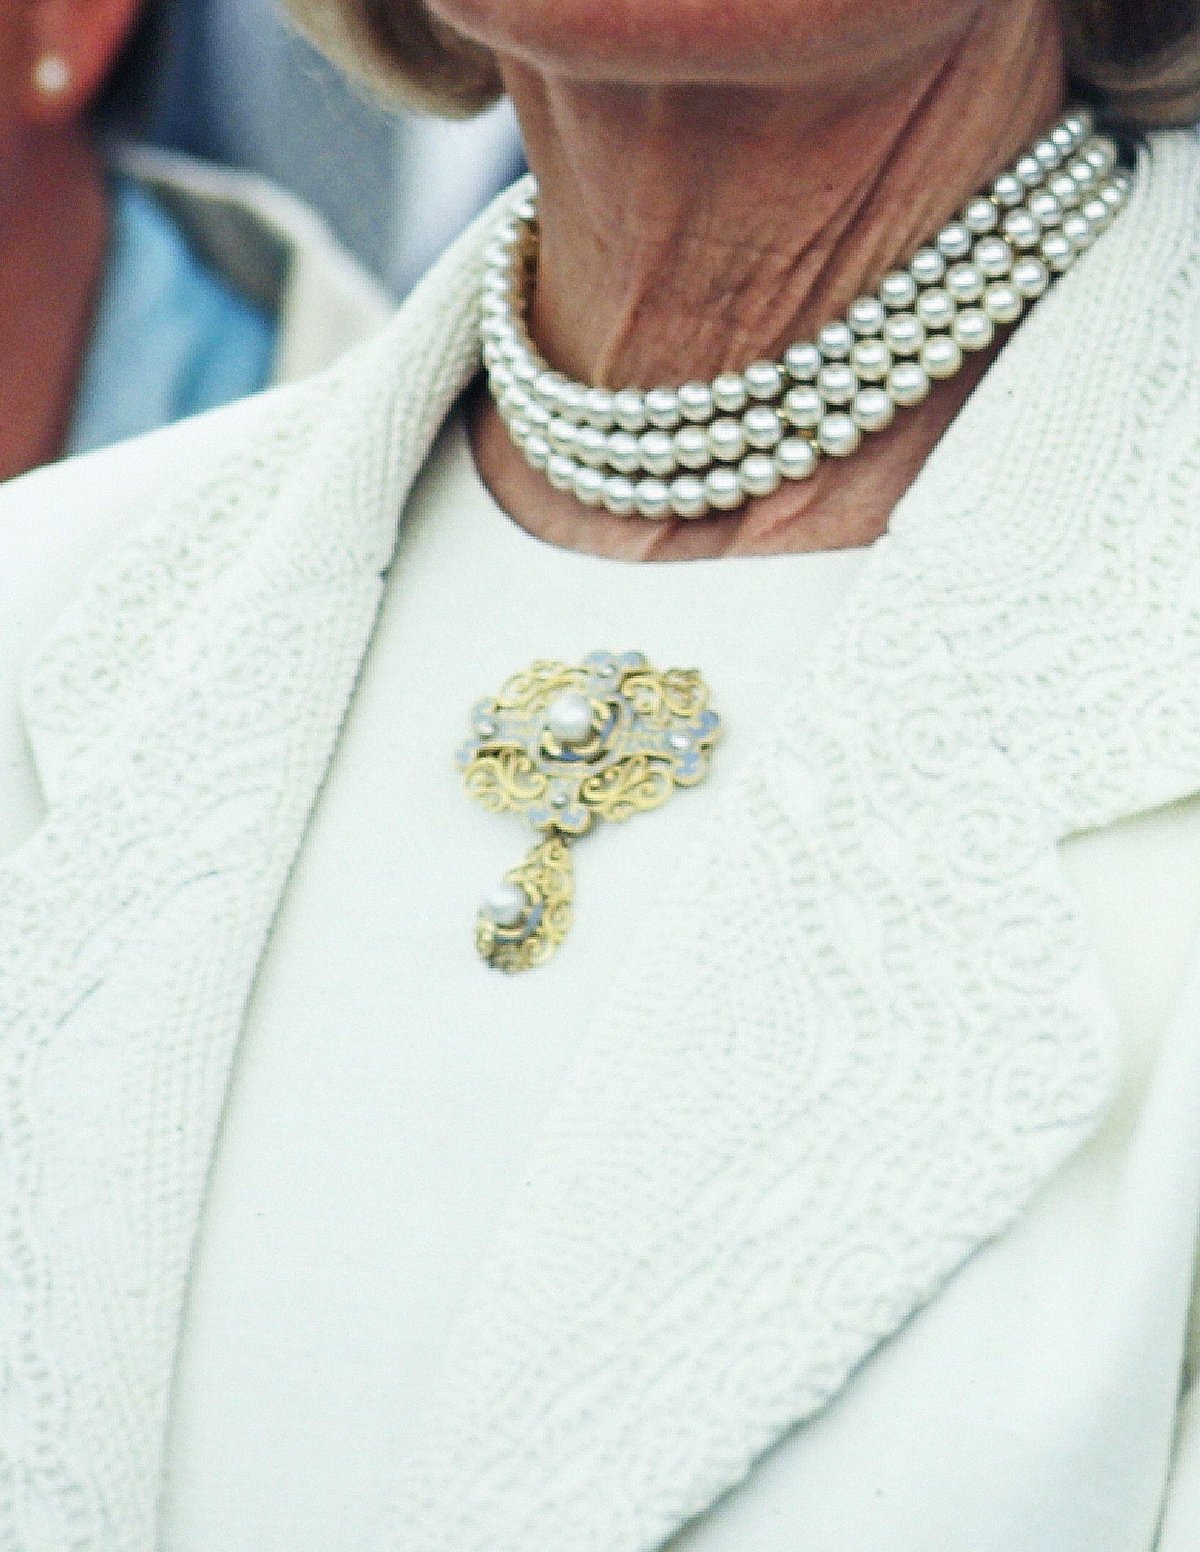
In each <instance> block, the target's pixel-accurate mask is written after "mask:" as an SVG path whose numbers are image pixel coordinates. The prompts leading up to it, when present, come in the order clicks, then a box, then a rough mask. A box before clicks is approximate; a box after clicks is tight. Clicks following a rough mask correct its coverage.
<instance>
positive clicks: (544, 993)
mask: <svg viewBox="0 0 1200 1552" xmlns="http://www.w3.org/2000/svg"><path fill="white" fill-rule="evenodd" d="M862 560H863V553H862V552H854V551H850V552H841V553H836V552H835V553H826V554H817V555H806V556H782V557H776V558H770V559H765V558H759V559H735V560H712V561H698V562H687V563H679V564H675V563H651V564H628V563H624V562H620V561H609V560H601V559H597V558H595V557H593V556H587V555H582V554H576V553H573V552H569V551H565V550H561V549H557V548H554V547H552V546H550V545H547V544H543V543H541V542H540V541H539V540H536V539H534V538H532V537H531V536H530V535H529V534H527V533H526V532H525V531H524V530H523V529H521V528H519V527H518V526H517V525H516V524H514V523H513V522H512V521H511V520H510V519H509V518H508V517H507V516H506V515H505V514H504V513H503V512H501V511H500V510H499V509H498V508H497V506H496V505H495V503H494V502H493V501H492V500H491V498H490V496H489V494H488V492H487V491H486V489H485V487H484V486H483V484H482V482H481V481H480V480H479V478H478V476H477V474H476V472H475V469H474V465H473V463H472V460H471V454H470V449H469V447H468V444H467V440H466V436H465V433H464V430H463V426H462V422H461V420H460V418H459V417H458V416H455V417H454V418H453V419H452V420H451V421H450V423H449V425H448V429H447V431H446V433H445V434H444V435H443V437H442V440H441V442H440V443H439V446H438V448H437V449H436V451H435V453H434V455H433V457H432V459H431V461H430V463H429V465H428V467H427V469H426V471H425V472H424V474H423V475H422V478H421V480H420V482H419V484H418V486H417V488H416V490H415V491H414V493H413V496H412V498H411V501H410V505H409V510H408V513H407V516H406V519H405V522H404V525H403V529H402V537H401V542H400V546H399V551H398V554H397V560H396V564H395V566H394V567H393V569H392V575H391V577H390V580H389V584H388V588H387V593H386V596H385V600H384V604H383V610H382V614H381V616H380V621H379V626H378V629H377V631H376V634H375V637H374V640H373V642H372V646H371V651H370V654H369V657H368V660H367V665H366V670H365V673H364V677H363V680H362V683H361V685H360V687H359V690H358V693H357V695H356V698H355V701H354V706H353V709H352V711H351V714H350V719H349V722H348V724H347V727H346V729H345V732H344V735H343V738H342V742H341V744H340V747H339V751H338V755H337V760H336V763H335V766H334V768H333V771H332V773H331V776H330V779H329V781H328V783H327V786H326V788H325V791H324V793H323V795H322V798H321V800H320V803H319V805H318V809H317V812H316V816H315V821H314V825H313V829H312V832H311V834H310V838H309V843H308V845H307V846H306V847H305V851H304V855H303V857H302V859H301V862H300V866H299V870H298V873H297V875H296V879H295V887H294V888H293V889H292V890H291V891H289V895H288V897H287V899H286V901H285V904H284V908H283V912H282V914H281V916H280V919H279V922H278V924H277V927H276V929H275V934H274V937H273V941H272V944H271V948H270V950H269V952H268V956H267V959H266V962H265V964H264V967H263V970H262V973H261V976H260V979H259V982H258V987H257V992H256V998H255V1003H254V1006H253V1009H252V1012H251V1016H250V1019H249V1023H248V1026H247V1037H246V1041H245V1044H244V1046H243V1050H242V1055H241V1058H240V1067H239V1071H238V1075H237V1078H236V1083H235V1089H234V1093H233V1097H232V1102H231V1107H230V1110H229V1114H228V1120H227V1124H226V1128H225V1132H224V1136H223V1139H222V1142H221V1148H220V1155H219V1160H218V1165H217V1170H216V1174H215V1178H214V1182H213V1188H212V1194H211V1197H210V1201H209V1206H208V1218H207V1224H206V1227H205V1229H204V1231H203V1238H202V1246H201V1251H200V1257H199V1261H198V1265H197V1271H196V1280H195V1285H194V1293H193V1300H192V1305H191V1312H190V1316H189V1321H188V1326H187V1334H186V1337H185V1343H184V1348H183V1355H182V1367H181V1370H180V1374H179V1381H178V1387H177V1393H176V1394H177V1401H176V1407H175V1421H174V1435H173V1448H172V1450H171V1452H170V1456H169V1461H170V1464H169V1470H170V1477H171V1496H170V1499H169V1503H168V1515H167V1519H166V1535H165V1541H164V1546H165V1547H166V1548H167V1549H168V1552H207V1549H209V1548H212V1547H220V1548H222V1549H230V1552H232V1549H238V1552H241V1549H243V1548H244V1549H246V1552H250V1549H251V1548H254V1549H260V1552H275V1549H278V1552H329V1549H331V1548H333V1547H335V1546H345V1547H357V1546H358V1545H359V1544H360V1541H361V1539H362V1537H363V1535H364V1533H365V1531H366V1529H367V1523H368V1522H367V1521H366V1520H364V1519H360V1518H359V1517H361V1516H368V1515H370V1513H371V1511H372V1509H373V1508H374V1506H375V1502H376V1500H377V1498H378V1496H379V1493H378V1489H379V1485H380V1483H381V1482H382V1481H386V1477H387V1473H388V1471H389V1469H390V1467H391V1465H392V1464H393V1463H394V1462H395V1461H396V1460H397V1459H399V1458H400V1457H401V1455H402V1454H404V1453H407V1452H408V1451H409V1450H410V1449H411V1448H412V1446H413V1445H414V1444H415V1443H416V1439H417V1437H418V1435H419V1430H420V1427H421V1421H422V1403H423V1401H424V1400H425V1398H426V1395H427V1393H428V1391H429V1389H430V1384H431V1381H432V1379H433V1377H434V1375H435V1372H436V1370H437V1367H438V1365H439V1363H440V1361H441V1359H442V1357H443V1355H444V1351H445V1346H446V1340H447V1334H448V1331H449V1329H450V1327H451V1324H452V1322H453V1320H454V1317H455V1315H456V1314H457V1313H458V1309H459V1296H460V1293H461V1292H462V1291H463V1290H464V1289H465V1288H466V1287H468V1286H469V1285H470V1282H471V1278H472V1273H473V1271H474V1270H475V1268H476V1267H477V1265H478V1263H479V1260H480V1258H481V1256H482V1255H483V1253H484V1252H485V1250H486V1249H487V1247H488V1244H489V1239H490V1235H491V1231H492V1230H493V1228H494V1225H495V1224H496V1221H497V1218H498V1217H499V1215H500V1213H501V1211H502V1209H503V1208H504V1206H505V1204H506V1199H507V1197H508V1195H509V1193H510V1192H511V1191H512V1190H513V1189H514V1187H518V1188H519V1184H520V1180H521V1171H522V1169H523V1167H524V1165H525V1163H526V1159H527V1155H528V1153H529V1150H530V1148H531V1146H532V1145H533V1140H534V1139H535V1137H536V1134H537V1132H538V1130H539V1128H540V1127H541V1125H542V1123H543V1122H544V1120H545V1117H546V1115H547V1113H548V1112H549V1110H550V1109H551V1106H552V1101H553V1098H554V1096H555V1094H556V1091H557V1088H558V1085H559V1082H560V1078H561V1076H562V1074H563V1071H564V1069H565V1067H566V1065H567V1064H568V1063H569V1062H570V1060H571V1058H572V1056H573V1055H574V1054H575V1053H576V1051H577V1049H578V1044H579V1035H580V1027H579V1026H580V1018H579V1014H580V1011H581V1010H585V1009H587V1008H589V1007H591V1006H592V1005H594V1004H595V1003H596V1002H597V1001H598V1000H599V998H600V997H601V996H602V995H603V992H604V989H605V986H606V983H608V982H611V981H612V979H613V978H614V977H615V976H619V975H620V968H621V964H622V958H623V952H624V945H625V943H626V942H627V940H628V939H629V938H630V936H631V935H636V934H637V932H638V930H639V923H640V920H641V918H642V917H643V916H644V914H645V913H646V912H647V911H648V910H650V909H652V907H653V903H654V900H655V897H656V895H657V893H658V892H659V891H660V889H661V883H662V880H663V879H664V878H665V877H666V875H668V874H669V873H670V871H671V868H672V864H673V859H674V856H675V855H676V853H677V850H678V847H679V845H680V843H681V841H682V840H684V839H685V838H686V835H687V832H688V831H689V830H691V829H692V828H693V827H695V826H698V825H704V824H706V823H709V822H711V820H712V817H713V813H714V807H715V802H716V797H717V793H718V791H719V790H720V788H721V787H722V786H723V785H724V784H726V783H727V782H728V780H729V778H730V775H731V773H732V772H733V771H734V770H736V769H737V768H738V767H739V766H740V765H741V764H742V763H743V762H744V760H745V759H746V758H747V756H748V755H749V754H750V753H751V752H752V750H753V748H754V745H755V741H756V738H757V736H758V734H759V731H760V729H761V728H762V727H763V726H764V725H765V724H766V723H767V722H768V721H769V719H770V716H771V714H772V712H773V710H774V709H775V707H776V705H777V704H778V702H779V700H780V697H781V695H782V693H783V691H784V689H785V687H786V685H787V683H788V680H789V677H791V676H794V671H795V664H796V662H797V661H798V660H799V659H800V658H801V657H802V656H803V655H804V654H806V653H808V652H809V651H810V650H811V648H812V646H813V644H814V642H815V641H816V639H817V637H818V636H819V634H820V633H821V631H822V629H823V627H825V626H826V625H827V624H828V623H829V621H830V619H831V617H832V614H833V612H834V611H835V610H836V608H837V604H838V601H839V598H840V596H841V594H842V591H843V589H844V588H845V587H846V585H847V584H848V583H849V582H850V580H851V579H852V578H853V576H854V575H855V574H856V573H857V571H858V569H859V567H860V565H861V564H862ZM596 648H608V649H611V650H626V649H629V648H636V649H638V650H640V651H642V652H644V653H645V654H646V655H647V657H648V658H649V659H650V661H651V662H652V663H654V664H655V665H657V666H661V667H698V668H700V669H701V671H702V672H703V673H704V675H705V677H706V679H707V681H708V683H709V685H710V687H711V690H712V693H713V697H714V704H715V706H716V707H717V709H718V711H719V712H720V713H721V715H722V717H723V720H724V724H725V737H724V739H723V741H722V743H721V744H720V745H719V746H718V749H717V751H716V753H715V756H714V761H713V768H712V774H711V776H710V779H709V780H708V781H707V782H706V783H705V784H703V785H702V786H700V787H697V788H694V789H690V790H688V791H683V792H677V793H676V794H675V795H674V797H673V798H672V799H671V801H670V802H669V803H668V804H667V805H666V807H665V808H663V809H660V810H658V811H657V812H655V813H652V814H646V815H641V816H639V817H638V818H637V819H635V820H631V821H629V822H628V823H626V824H623V825H604V826H600V827H599V828H598V829H597V830H596V831H595V832H593V834H592V835H590V836H588V837H586V838H585V839H584V840H582V841H581V842H579V843H578V844H577V846H576V848H575V853H576V855H575V872H576V901H577V905H576V917H575V923H574V926H573V927H572V930H571V933H570V935H569V937H568V939H567V941H566V943H565V944H564V945H563V947H562V949H561V950H560V951H559V953H558V954H557V956H556V957H555V958H554V959H553V960H552V961H551V962H550V963H549V964H548V965H545V966H543V967H542V968H540V969H539V970H537V971H535V972H531V973H528V974H526V975H521V976H505V975H503V974H500V973H498V972H496V971H492V970H489V969H487V968H486V967H485V966H484V965H483V964H482V962H481V961H480V960H479V958H478V956H477V955H476V952H475V949H474V944H473V930H474V921H475V913H476V910H477V908H478V904H479V901H480V898H481V896H482V895H483V893H484V891H485V890H486V889H488V888H489V887H490V886H492V885H493V884H494V883H495V882H497V881H498V880H499V879H500V878H501V876H502V875H503V873H504V871H505V869H507V868H509V867H511V866H513V865H514V864H515V863H516V862H518V861H519V860H520V858H521V857H522V856H523V855H524V852H525V851H526V849H527V848H528V846H529V845H530V843H531V841H532V840H533V835H532V832H531V831H530V830H529V829H528V827H527V826H526V825H525V824H524V823H522V822H521V821H520V820H518V819H515V818H500V817H497V816H495V815H492V814H488V813H486V812H485V811H484V810H483V809H481V808H480V807H478V806H477V805H476V804H475V803H474V802H472V801H471V800H470V799H469V798H468V797H467V796H466V794H465V793H464V791H463V787H462V782H461V779H460V777H459V774H458V772H457V770H456V768H455V764H454V755H455V752H456V750H457V749H458V748H459V746H460V745H461V743H462V742H463V740H464V738H465V737H466V735H467V732H468V726H469V724H468V714H469V712H470V709H471V707H472V706H473V705H474V703H475V702H476V701H477V700H478V699H479V698H480V697H481V696H483V695H486V694H487V693H489V692H490V691H493V690H499V688H500V686H501V684H502V683H503V681H504V680H505V679H506V678H507V677H508V676H509V674H511V673H514V672H516V671H517V670H518V669H520V668H523V667H525V666H527V665H528V664H529V663H531V662H532V661H533V660H534V659H535V658H539V657H558V658H562V659H565V660H568V661H577V660H579V659H580V658H582V657H583V656H584V655H585V654H586V653H587V652H589V651H592V650H594V649H596Z"/></svg>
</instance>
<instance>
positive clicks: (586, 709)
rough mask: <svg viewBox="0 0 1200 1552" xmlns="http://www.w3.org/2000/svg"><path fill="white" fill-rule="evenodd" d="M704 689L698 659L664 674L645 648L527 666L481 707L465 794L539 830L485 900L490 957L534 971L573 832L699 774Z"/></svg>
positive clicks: (706, 736)
mask: <svg viewBox="0 0 1200 1552" xmlns="http://www.w3.org/2000/svg"><path fill="white" fill-rule="evenodd" d="M708 693H709V692H708V686H707V685H706V684H705V683H704V680H703V679H702V678H701V677H700V675H699V673H698V672H697V671H696V670H695V669H694V668H668V669H667V670H665V671H662V672H660V671H659V670H658V669H656V668H652V667H651V666H650V664H649V663H648V662H647V661H646V659H645V658H644V657H643V656H642V654H641V653H640V652H620V653H614V652H593V653H591V654H589V656H588V657H586V658H584V660H583V662H582V663H580V664H577V665H572V664H569V663H555V662H538V663H534V664H533V665H532V667H530V668H528V669H526V670H525V672H524V673H520V674H514V675H513V677H512V678H511V679H509V680H508V682H507V683H506V684H505V685H504V688H503V689H502V690H501V691H500V693H499V695H497V696H496V697H495V699H493V700H482V701H479V702H478V703H477V704H476V706H475V708H474V710H473V711H472V713H471V728H472V732H471V737H470V738H469V739H468V741H467V742H466V744H464V745H463V747H462V749H461V750H460V751H459V755H458V763H459V765H460V767H461V768H462V771H463V780H464V782H465V784H466V788H467V791H468V792H469V793H470V794H471V796H472V797H473V798H475V799H476V800H477V801H478V802H480V803H482V804H483V806H484V808H486V809H489V810H490V811H491V812H492V813H494V814H522V815H524V817H525V818H526V819H527V820H528V821H529V823H530V824H531V825H533V827H534V829H535V830H537V831H538V832H539V835H540V838H539V839H538V840H537V841H536V842H535V844H534V845H533V846H532V847H531V849H530V851H529V853H528V855H527V856H526V858H525V860H524V861H523V862H522V863H521V864H520V865H519V866H518V867H515V868H513V869H512V870H511V871H510V872H508V873H507V874H505V877H504V882H503V883H502V884H500V885H498V886H497V887H496V888H495V889H493V890H492V891H491V892H490V893H489V894H488V895H487V897H486V898H485V900H484V902H483V906H482V908H481V909H480V912H479V917H478V920H477V922H476V927H475V945H476V947H477V948H478V950H479V952H480V954H481V955H482V957H483V958H484V959H485V960H486V961H487V963H488V964H489V965H492V966H493V967H494V968H496V969H498V970H509V971H514V970H531V969H533V968H534V967H535V966H536V965H542V964H545V962H546V961H547V960H548V959H549V958H550V956H551V955H552V954H553V953H554V951H555V949H557V947H558V945H559V944H560V943H561V942H562V941H563V939H564V938H565V937H566V935H567V932H568V930H569V928H570V925H571V906H572V901H573V899H574V894H575V881H574V868H573V865H572V859H571V842H572V841H573V840H575V839H576V837H578V836H580V835H586V833H587V832H588V830H590V829H591V827H592V825H593V823H594V822H595V821H596V820H597V819H609V820H623V819H630V818H632V817H633V815H634V814H641V813H647V812H649V810H651V809H654V808H659V807H661V805H662V804H663V803H665V802H666V801H667V799H668V798H669V797H670V795H671V793H672V792H673V791H674V790H675V788H676V787H695V786H697V785H698V784H699V783H700V782H702V781H703V780H704V778H705V776H706V775H707V774H708V767H709V759H710V756H711V753H712V748H713V745H714V744H715V743H716V741H717V738H718V736H719V734H720V727H721V724H720V719H719V718H718V717H717V714H716V712H714V711H710V710H709V707H708Z"/></svg>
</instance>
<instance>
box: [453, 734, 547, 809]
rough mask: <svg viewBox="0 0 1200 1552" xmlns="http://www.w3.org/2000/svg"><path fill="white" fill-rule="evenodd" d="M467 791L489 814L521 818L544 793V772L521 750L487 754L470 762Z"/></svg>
mask: <svg viewBox="0 0 1200 1552" xmlns="http://www.w3.org/2000/svg"><path fill="white" fill-rule="evenodd" d="M463 780H464V783H465V785H466V788H467V791H468V792H469V793H470V794H471V796H472V797H473V798H474V799H475V801H476V802H477V803H480V804H482V806H483V807H484V808H486V809H487V810H488V812H489V813H492V814H523V813H524V812H525V811H526V809H528V807H529V805H530V804H531V803H534V802H536V801H537V799H538V798H540V797H541V796H542V795H543V794H544V793H545V791H546V783H547V781H548V780H549V778H548V777H547V775H546V773H545V771H543V770H539V769H538V766H537V764H536V763H535V762H534V761H533V760H532V759H531V758H530V757H529V755H527V754H526V753H525V751H524V750H523V749H514V748H512V747H511V746H509V747H506V748H501V749H494V750H489V751H488V752H487V753H485V754H481V755H480V756H479V757H478V759H476V760H474V761H472V763H471V766H470V768H469V769H468V770H467V773H466V775H465V777H464V778H463Z"/></svg>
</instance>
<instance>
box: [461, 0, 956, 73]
mask: <svg viewBox="0 0 1200 1552" xmlns="http://www.w3.org/2000/svg"><path fill="white" fill-rule="evenodd" d="M980 5H981V0H430V9H431V10H432V11H433V12H434V13H435V14H436V15H437V16H438V17H440V18H441V19H442V20H443V21H445V22H446V23H448V24H449V25H450V26H452V27H454V28H455V29H456V30H457V31H459V32H462V33H464V34H466V35H467V36H468V37H470V38H473V39H474V40H475V41H476V42H479V43H483V44H485V45H486V46H487V47H488V48H490V49H492V50H493V51H494V52H495V53H496V54H498V55H499V56H500V57H501V59H504V58H509V59H512V60H516V61H518V62H520V63H521V64H524V65H529V66H533V67H534V68H536V69H538V70H542V71H545V72H547V73H552V74H555V75H562V76H567V77H576V78H580V79H585V80H595V81H605V82H609V83H613V84H629V85H655V84H657V85H686V84H713V85H716V84H731V85H732V84H740V85H747V86H752V85H761V86H780V85H785V84H789V83H790V84H802V83H804V82H806V81H808V80H811V79H814V78H815V77H817V76H819V75H824V74H830V73H832V72H834V71H836V72H838V73H839V74H842V75H844V74H845V72H846V70H847V69H856V70H859V71H864V72H867V73H881V72H886V70H887V68H888V66H889V64H898V63H900V62H901V61H902V60H905V59H907V58H911V57H913V56H914V55H917V54H919V53H921V52H923V51H924V50H925V49H926V48H934V47H937V46H939V45H941V44H942V43H944V42H945V40H946V39H947V37H950V36H953V35H954V33H955V32H957V31H962V30H964V29H965V28H967V27H969V26H970V24H971V22H972V20H973V19H974V18H975V17H976V16H977V15H978V14H979V11H980Z"/></svg>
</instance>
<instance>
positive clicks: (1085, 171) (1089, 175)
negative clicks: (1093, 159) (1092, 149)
mask: <svg viewBox="0 0 1200 1552" xmlns="http://www.w3.org/2000/svg"><path fill="white" fill-rule="evenodd" d="M1067 172H1068V173H1070V175H1071V177H1072V178H1073V179H1074V180H1075V183H1076V184H1077V185H1078V187H1079V188H1081V189H1090V188H1091V186H1092V184H1093V183H1095V181H1096V169H1095V168H1094V167H1093V166H1092V164H1091V163H1090V162H1087V161H1085V160H1084V159H1083V157H1080V158H1079V160H1078V161H1075V162H1072V163H1071V164H1070V166H1069V167H1068V168H1067Z"/></svg>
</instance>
